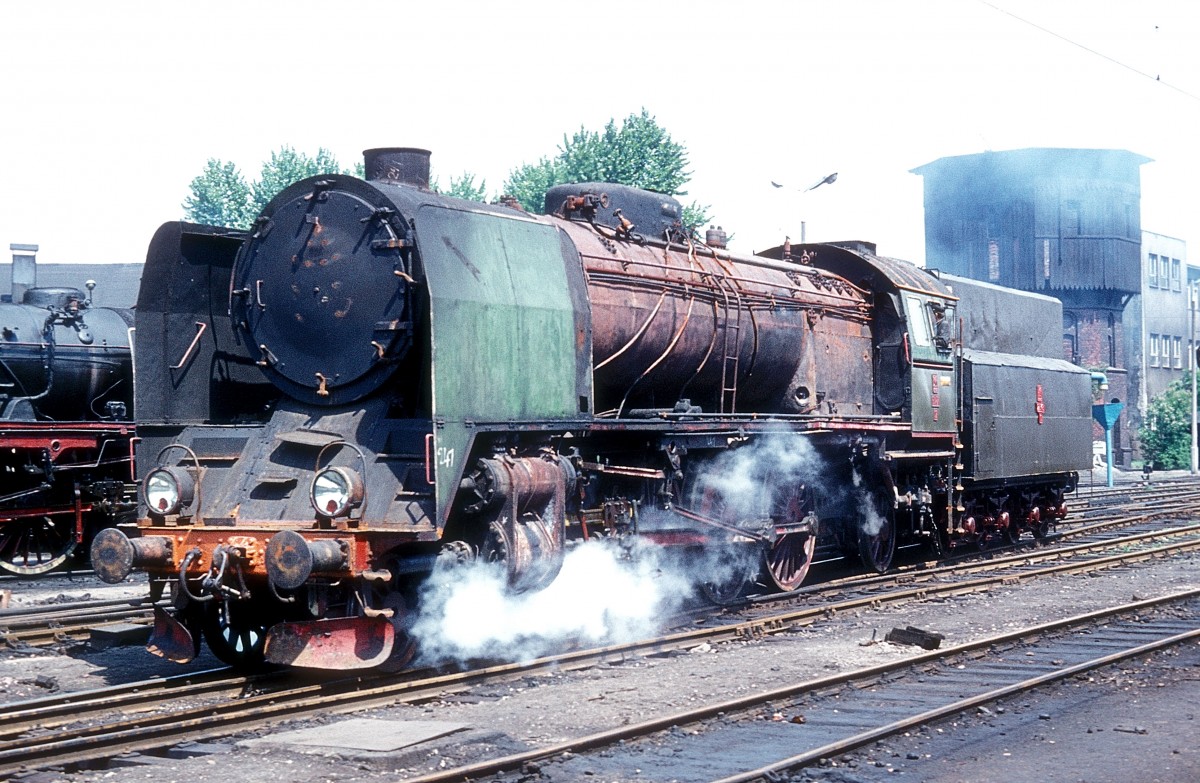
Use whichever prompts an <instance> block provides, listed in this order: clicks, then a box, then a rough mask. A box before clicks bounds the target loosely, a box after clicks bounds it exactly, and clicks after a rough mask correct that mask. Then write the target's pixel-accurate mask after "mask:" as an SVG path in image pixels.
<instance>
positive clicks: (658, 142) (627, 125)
mask: <svg viewBox="0 0 1200 783" xmlns="http://www.w3.org/2000/svg"><path fill="white" fill-rule="evenodd" d="M690 178H691V172H690V171H689V170H688V155H687V149H686V148H684V146H683V145H682V144H679V143H678V142H676V141H675V140H674V139H672V138H671V134H670V133H668V132H667V131H666V130H665V129H664V128H663V127H662V126H660V125H659V124H658V122H657V121H656V120H655V119H654V117H652V116H651V115H650V113H649V112H647V111H646V110H645V109H642V111H641V113H639V114H631V115H629V116H628V117H626V118H625V119H624V120H622V122H621V125H620V127H618V126H617V123H616V121H615V120H609V121H608V124H607V125H605V126H604V130H602V131H599V132H597V131H589V130H587V129H586V128H583V127H581V128H580V129H579V130H578V131H577V132H576V133H574V134H573V135H571V136H569V137H568V136H566V135H564V136H563V143H562V145H561V146H560V147H559V148H558V154H557V155H555V156H553V157H543V158H541V159H540V160H538V162H537V163H527V164H525V165H523V166H521V167H519V168H517V169H515V170H514V171H513V172H512V173H511V174H509V177H508V180H507V181H506V182H505V183H504V192H505V193H508V194H511V195H513V196H515V197H516V198H517V200H518V201H519V202H520V203H521V206H523V207H524V208H525V209H526V210H528V211H529V212H536V213H540V212H541V211H542V209H543V206H544V204H543V196H544V195H545V192H546V190H547V189H549V188H550V187H552V186H554V185H561V184H564V183H568V182H615V183H618V184H621V185H629V186H631V187H635V188H644V189H646V190H654V191H657V192H659V193H666V194H668V195H672V196H680V195H686V193H687V191H685V190H683V189H682V188H683V186H684V185H685V184H687V182H688V180H689V179H690ZM707 212H708V207H705V206H701V205H699V204H697V203H696V202H692V203H691V204H690V205H688V206H687V207H686V208H685V210H684V225H685V226H688V227H695V226H699V225H702V224H703V223H705V222H707V221H708V220H709V217H708V215H707Z"/></svg>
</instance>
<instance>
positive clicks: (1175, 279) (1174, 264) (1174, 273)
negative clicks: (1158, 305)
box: [1171, 258, 1182, 291]
mask: <svg viewBox="0 0 1200 783" xmlns="http://www.w3.org/2000/svg"><path fill="white" fill-rule="evenodd" d="M1179 270H1180V263H1179V259H1178V258H1172V259H1171V290H1172V291H1180V290H1182V289H1181V288H1180V283H1179Z"/></svg>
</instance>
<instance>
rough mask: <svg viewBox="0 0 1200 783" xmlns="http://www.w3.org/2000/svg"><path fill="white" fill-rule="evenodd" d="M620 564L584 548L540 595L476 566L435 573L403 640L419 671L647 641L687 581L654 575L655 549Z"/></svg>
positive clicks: (686, 589)
mask: <svg viewBox="0 0 1200 783" xmlns="http://www.w3.org/2000/svg"><path fill="white" fill-rule="evenodd" d="M643 549H647V551H646V552H643V553H641V555H640V556H639V557H636V558H632V559H627V558H623V557H621V552H620V551H619V550H618V549H617V548H616V547H614V546H611V545H606V544H604V543H601V542H590V543H585V544H583V545H581V546H579V547H576V548H575V549H572V550H571V551H569V552H568V553H567V555H566V558H565V559H564V561H563V567H562V571H561V572H560V573H559V575H558V578H556V579H555V580H554V582H552V583H551V584H550V586H549V587H547V588H545V589H544V590H541V591H538V592H533V593H519V594H512V593H510V592H509V591H508V590H507V588H506V586H505V577H504V573H503V570H502V569H500V568H497V567H496V566H494V565H489V564H486V563H475V564H471V565H467V566H462V567H458V568H453V569H446V570H444V571H442V570H439V571H437V572H435V574H434V575H433V576H432V577H431V578H430V580H429V582H427V583H426V585H425V586H424V587H423V588H422V594H421V613H420V616H419V617H418V618H417V620H416V622H415V623H414V625H413V627H412V628H411V629H410V632H411V633H412V634H413V635H414V636H415V637H416V638H417V640H418V642H419V644H420V656H421V660H422V662H424V663H428V664H438V663H445V662H449V661H468V660H471V659H479V658H487V659H492V660H496V659H499V660H510V661H523V660H530V659H533V658H537V657H539V656H542V655H545V654H548V653H550V652H552V651H555V650H558V649H561V647H562V645H563V644H564V643H565V642H568V641H580V642H585V643H588V644H598V643H611V644H619V643H622V642H629V641H635V640H637V639H642V638H647V637H650V636H653V635H654V634H655V633H656V632H657V631H658V630H659V629H660V628H661V627H662V623H663V622H664V621H665V619H667V617H668V616H669V615H671V613H672V612H674V611H675V610H677V609H678V608H679V606H680V604H681V603H682V602H683V601H684V600H686V599H687V597H688V596H689V595H690V593H691V586H690V585H689V584H688V582H687V580H686V579H685V578H684V577H683V576H682V575H680V574H679V573H678V572H676V571H674V570H673V569H663V568H661V567H660V558H659V557H658V556H657V554H661V551H660V552H658V553H656V552H655V551H654V550H655V549H656V548H645V547H643Z"/></svg>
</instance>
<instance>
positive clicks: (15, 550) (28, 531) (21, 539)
mask: <svg viewBox="0 0 1200 783" xmlns="http://www.w3.org/2000/svg"><path fill="white" fill-rule="evenodd" d="M74 551H75V528H74V526H73V525H71V524H69V523H67V522H55V521H54V520H53V519H51V518H50V517H28V518H25V519H14V520H12V521H11V522H0V568H3V569H4V570H5V571H8V572H9V573H13V574H19V575H21V576H36V575H37V574H44V573H46V572H47V571H52V570H54V569H55V568H58V567H59V566H60V565H62V564H63V563H65V562H66V560H67V558H68V557H70V556H71V553H72V552H74Z"/></svg>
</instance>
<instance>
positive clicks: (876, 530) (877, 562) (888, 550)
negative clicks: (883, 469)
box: [858, 492, 896, 574]
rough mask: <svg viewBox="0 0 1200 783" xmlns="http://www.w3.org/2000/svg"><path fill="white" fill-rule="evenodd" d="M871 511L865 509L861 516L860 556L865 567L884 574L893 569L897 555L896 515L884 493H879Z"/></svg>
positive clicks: (859, 534) (859, 523)
mask: <svg viewBox="0 0 1200 783" xmlns="http://www.w3.org/2000/svg"><path fill="white" fill-rule="evenodd" d="M871 510H873V511H874V513H868V511H867V510H866V509H864V510H863V511H862V512H861V513H860V514H859V520H858V525H859V527H858V555H859V557H861V558H862V562H863V565H865V566H866V567H867V568H869V569H871V570H872V571H875V572H876V573H879V574H882V573H883V572H884V571H886V570H888V569H889V568H891V566H892V556H893V555H895V553H896V514H895V509H893V508H892V507H891V505H890V504H889V503H888V502H887V498H886V495H885V494H884V493H882V492H880V493H877V495H876V497H875V503H874V504H873V506H872V508H871Z"/></svg>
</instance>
